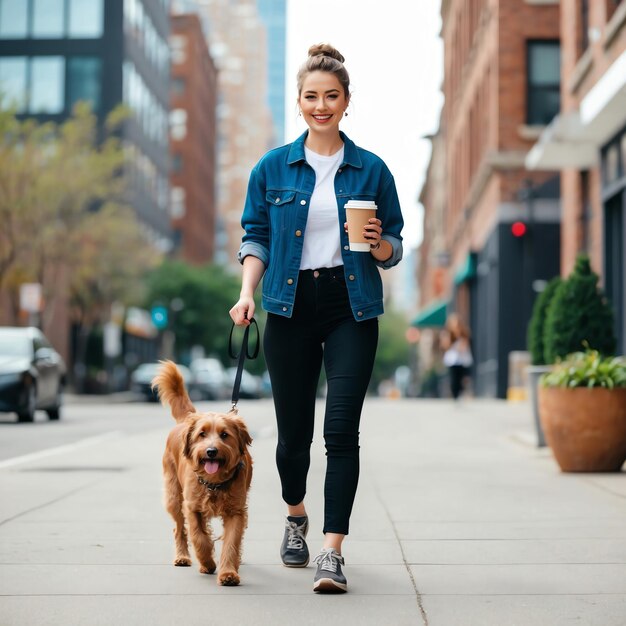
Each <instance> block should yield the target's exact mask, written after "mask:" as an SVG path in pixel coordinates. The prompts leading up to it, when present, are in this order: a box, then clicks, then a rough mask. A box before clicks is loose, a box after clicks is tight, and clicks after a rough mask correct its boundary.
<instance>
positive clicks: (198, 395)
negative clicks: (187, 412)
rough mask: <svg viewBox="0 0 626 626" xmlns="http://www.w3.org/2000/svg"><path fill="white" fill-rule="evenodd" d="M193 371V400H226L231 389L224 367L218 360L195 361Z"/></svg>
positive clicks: (191, 390) (191, 367) (191, 387)
mask: <svg viewBox="0 0 626 626" xmlns="http://www.w3.org/2000/svg"><path fill="white" fill-rule="evenodd" d="M189 369H190V370H191V385H190V391H189V393H190V395H191V398H192V400H224V399H226V398H228V395H229V387H228V380H227V378H226V372H225V371H224V366H223V365H222V363H221V362H220V361H219V359H216V358H212V357H211V358H206V359H195V360H194V361H192V362H191V365H190V366H189Z"/></svg>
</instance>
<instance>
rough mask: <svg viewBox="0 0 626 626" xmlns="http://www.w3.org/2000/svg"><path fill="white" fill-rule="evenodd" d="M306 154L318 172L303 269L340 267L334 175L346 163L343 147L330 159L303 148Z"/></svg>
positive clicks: (310, 163) (316, 173)
mask: <svg viewBox="0 0 626 626" xmlns="http://www.w3.org/2000/svg"><path fill="white" fill-rule="evenodd" d="M304 154H305V156H306V160H307V163H308V164H309V165H310V166H311V167H312V168H313V170H314V171H315V188H314V189H313V195H312V196H311V202H310V204H309V215H308V217H307V221H306V231H305V233H304V243H303V248H302V260H301V261H300V269H301V270H313V269H316V268H318V267H337V266H338V265H343V259H342V258H341V240H340V238H339V233H340V231H339V211H338V209H337V196H335V174H337V170H338V169H339V166H340V165H341V164H342V163H343V146H342V147H341V150H339V152H335V154H332V155H331V156H324V155H322V154H317V153H316V152H313V151H312V150H309V149H308V148H307V147H306V146H304Z"/></svg>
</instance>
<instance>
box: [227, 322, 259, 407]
mask: <svg viewBox="0 0 626 626" xmlns="http://www.w3.org/2000/svg"><path fill="white" fill-rule="evenodd" d="M252 325H254V327H255V328H256V344H255V346H254V351H253V352H252V353H250V350H249V345H248V342H249V335H250V327H251V326H252ZM234 331H235V323H234V322H233V325H232V327H231V329H230V336H229V337H228V354H229V355H230V358H231V359H237V374H236V375H235V383H234V385H233V395H232V398H231V407H230V410H231V411H232V412H234V413H236V412H237V403H238V402H239V389H240V388H241V377H242V376H243V364H244V361H245V360H246V358H248V359H250V360H253V359H256V358H257V356H258V355H259V345H260V342H259V326H258V324H257V323H256V320H255V319H254V318H252V319H250V324H248V326H246V329H245V330H244V332H243V340H242V342H241V350H240V351H239V354H235V352H234V350H233V333H234Z"/></svg>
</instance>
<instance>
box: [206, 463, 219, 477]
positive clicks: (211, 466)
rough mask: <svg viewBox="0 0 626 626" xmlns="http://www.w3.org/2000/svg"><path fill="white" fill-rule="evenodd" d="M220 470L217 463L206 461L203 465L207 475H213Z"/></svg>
mask: <svg viewBox="0 0 626 626" xmlns="http://www.w3.org/2000/svg"><path fill="white" fill-rule="evenodd" d="M219 468H220V464H219V463H218V462H217V461H207V462H206V463H205V464H204V471H205V472H206V473H207V474H215V472H217V470H218V469H219Z"/></svg>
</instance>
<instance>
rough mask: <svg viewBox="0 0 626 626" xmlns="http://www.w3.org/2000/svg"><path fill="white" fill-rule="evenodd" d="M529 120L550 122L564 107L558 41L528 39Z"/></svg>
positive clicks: (527, 119)
mask: <svg viewBox="0 0 626 626" xmlns="http://www.w3.org/2000/svg"><path fill="white" fill-rule="evenodd" d="M527 52H528V54H527V60H528V66H527V67H528V77H527V79H528V97H527V116H526V122H527V123H528V124H530V125H545V124H549V123H550V121H551V120H552V118H553V117H554V116H555V115H556V114H557V113H558V112H559V110H560V108H561V52H560V45H559V42H558V41H529V42H528V51H527Z"/></svg>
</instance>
